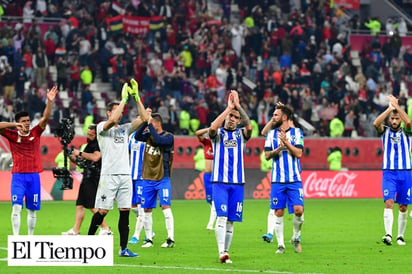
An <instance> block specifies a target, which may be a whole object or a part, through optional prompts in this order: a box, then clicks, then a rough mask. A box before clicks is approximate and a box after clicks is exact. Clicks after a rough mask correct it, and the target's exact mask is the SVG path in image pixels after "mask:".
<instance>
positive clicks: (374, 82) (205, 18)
mask: <svg viewBox="0 0 412 274" xmlns="http://www.w3.org/2000/svg"><path fill="white" fill-rule="evenodd" d="M333 2H334V1H329V0H311V1H308V0H302V1H300V7H299V8H296V7H295V6H294V5H293V1H287V0H264V1H258V0H220V1H219V0H214V1H213V0H208V1H207V0H140V1H138V0H117V1H103V0H101V1H98V0H97V1H88V2H85V1H78V0H61V1H59V0H48V1H46V0H37V1H23V0H16V1H8V0H3V1H1V3H2V9H0V15H1V16H2V21H1V22H0V24H1V28H0V95H1V96H0V115H1V119H2V121H12V120H13V119H14V113H15V112H17V111H20V110H23V109H25V110H28V111H29V112H30V115H31V118H32V120H36V119H38V118H39V114H40V113H41V112H42V110H43V108H44V106H45V99H46V98H45V90H46V89H47V87H51V86H52V85H57V86H58V88H59V89H60V90H62V91H66V92H67V93H68V94H69V98H61V100H56V105H55V107H54V119H53V121H51V122H50V129H48V130H49V133H51V134H52V133H53V129H54V128H55V127H56V126H57V125H58V124H59V121H61V119H62V118H65V117H68V118H71V119H73V120H75V118H77V119H76V123H78V124H80V125H82V124H84V123H85V124H86V126H87V125H88V124H90V123H92V122H94V123H96V122H99V121H101V120H102V119H104V118H105V115H104V110H103V111H101V108H102V107H101V106H99V104H97V102H98V100H101V99H102V100H103V101H104V102H105V103H107V102H108V101H110V100H112V99H115V98H116V97H117V98H118V97H119V95H120V90H121V86H122V84H123V83H124V82H125V81H129V80H130V79H131V78H134V79H136V80H137V81H138V83H139V89H140V90H141V95H142V97H143V99H144V103H145V105H146V106H148V107H151V108H152V109H153V111H154V112H159V113H160V114H161V115H162V117H163V121H164V123H165V129H167V130H169V131H172V132H174V133H175V134H181V135H193V133H194V132H195V131H196V130H197V129H198V128H201V127H205V126H208V125H209V124H210V122H211V121H213V120H214V119H215V117H216V116H217V115H218V114H219V113H220V112H221V111H222V109H223V108H224V107H225V106H226V103H225V102H226V95H227V93H228V91H229V90H230V89H236V90H237V91H238V92H239V94H240V98H241V102H242V105H243V107H244V109H245V110H247V112H248V114H249V116H250V117H251V119H252V120H253V125H254V136H258V135H259V132H260V129H261V128H263V126H264V125H265V124H266V123H267V122H268V121H270V119H271V117H272V112H273V109H274V106H275V104H276V102H278V101H281V102H283V103H285V104H287V105H289V106H290V107H291V108H292V109H293V111H294V115H295V118H296V122H297V123H298V125H300V126H302V128H303V129H304V131H305V134H306V135H308V136H346V137H357V136H360V137H375V136H376V133H375V130H374V129H373V125H372V123H373V121H374V119H375V118H376V117H377V115H378V114H379V113H380V112H381V111H382V110H383V109H384V108H386V106H387V100H386V96H387V95H388V94H394V95H395V96H397V97H398V98H399V102H400V105H401V106H402V107H404V108H405V110H407V112H408V113H409V114H410V115H412V109H410V108H412V104H408V98H409V94H408V90H409V86H410V84H411V83H412V82H411V81H412V78H411V74H412V52H411V49H410V48H409V47H408V46H406V45H403V44H402V37H406V36H407V35H408V25H407V23H406V22H405V20H403V19H402V18H397V17H394V18H388V19H387V20H386V21H385V22H381V20H380V19H379V18H377V17H371V18H365V19H361V18H360V17H359V16H358V15H357V14H356V15H353V16H350V15H348V14H347V13H346V11H345V10H344V8H342V7H339V6H337V5H334V3H333ZM395 2H402V1H395ZM399 4H401V3H399ZM406 8H407V7H406ZM406 10H407V9H406ZM118 15H125V16H142V17H155V16H161V19H162V20H161V21H160V22H157V23H158V25H157V27H156V28H153V29H152V28H150V30H149V32H148V33H146V34H144V35H132V34H129V33H126V32H123V31H122V29H121V28H120V29H119V28H114V27H113V26H111V25H110V24H108V21H107V20H106V19H107V18H112V17H115V16H118ZM362 31H367V34H369V35H371V39H368V40H367V42H366V43H364V44H363V48H362V50H360V51H356V52H354V51H353V50H352V49H351V45H350V43H349V36H350V34H351V33H358V32H362ZM381 36H384V37H385V38H384V39H382V37H381ZM355 57H356V58H355ZM354 59H356V60H359V62H358V63H357V64H355V63H354ZM96 83H98V85H97V84H96ZM65 99H68V100H69V104H68V105H67V104H64V100H65ZM99 108H100V111H99ZM103 109H104V107H103ZM136 114H137V111H136V108H135V106H134V105H133V103H130V105H129V106H128V108H127V112H126V115H125V116H124V118H123V120H124V122H127V121H130V120H131V119H134V117H135V116H136ZM86 128H87V127H86Z"/></svg>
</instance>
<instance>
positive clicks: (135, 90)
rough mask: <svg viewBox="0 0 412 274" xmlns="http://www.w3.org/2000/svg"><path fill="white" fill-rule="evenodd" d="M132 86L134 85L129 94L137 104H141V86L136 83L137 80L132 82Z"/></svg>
mask: <svg viewBox="0 0 412 274" xmlns="http://www.w3.org/2000/svg"><path fill="white" fill-rule="evenodd" d="M130 84H131V85H132V88H131V89H129V94H130V95H131V96H133V98H134V99H135V101H136V102H140V96H139V84H138V83H137V82H136V80H135V79H132V80H130Z"/></svg>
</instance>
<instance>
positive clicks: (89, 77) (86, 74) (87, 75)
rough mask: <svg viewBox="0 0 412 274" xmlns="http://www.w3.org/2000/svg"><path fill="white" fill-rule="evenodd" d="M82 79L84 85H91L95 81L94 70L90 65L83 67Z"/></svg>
mask: <svg viewBox="0 0 412 274" xmlns="http://www.w3.org/2000/svg"><path fill="white" fill-rule="evenodd" d="M80 79H81V80H82V87H84V86H89V85H90V84H91V83H92V82H93V72H92V71H91V69H90V68H89V66H88V65H85V66H84V67H83V70H82V72H81V73H80Z"/></svg>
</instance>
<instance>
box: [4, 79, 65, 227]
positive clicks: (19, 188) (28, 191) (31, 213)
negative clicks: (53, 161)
mask: <svg viewBox="0 0 412 274" xmlns="http://www.w3.org/2000/svg"><path fill="white" fill-rule="evenodd" d="M57 92H58V90H57V87H55V86H54V87H53V88H52V89H51V90H47V104H46V107H45V109H44V111H43V116H42V118H41V119H40V122H39V123H38V124H37V125H36V126H35V127H33V128H32V129H31V130H30V117H29V113H28V112H25V111H24V112H19V113H17V114H16V115H15V120H16V122H15V123H9V122H0V134H1V135H3V136H4V137H5V138H6V139H7V140H9V144H10V150H11V154H12V158H13V169H12V171H11V173H12V178H11V203H12V212H11V223H12V227H13V235H19V233H20V213H21V209H22V207H23V199H24V198H25V199H26V208H27V212H28V214H27V227H28V235H33V234H34V228H35V226H36V220H37V216H36V212H37V211H38V210H40V203H41V197H40V194H41V186H40V175H39V173H40V172H42V171H43V168H42V166H41V161H40V136H41V134H42V133H43V131H44V129H45V128H46V125H47V121H48V120H49V118H50V115H51V110H52V106H53V100H54V98H55V97H56V94H57ZM11 128H17V130H13V129H11Z"/></svg>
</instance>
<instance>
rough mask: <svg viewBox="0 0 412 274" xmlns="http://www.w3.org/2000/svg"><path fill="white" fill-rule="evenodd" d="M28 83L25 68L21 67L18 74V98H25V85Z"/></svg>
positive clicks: (16, 81)
mask: <svg viewBox="0 0 412 274" xmlns="http://www.w3.org/2000/svg"><path fill="white" fill-rule="evenodd" d="M26 81H27V75H26V73H24V66H21V67H20V68H19V69H18V71H17V73H16V80H15V83H16V98H21V99H23V98H24V85H25V83H26Z"/></svg>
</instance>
